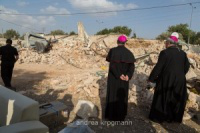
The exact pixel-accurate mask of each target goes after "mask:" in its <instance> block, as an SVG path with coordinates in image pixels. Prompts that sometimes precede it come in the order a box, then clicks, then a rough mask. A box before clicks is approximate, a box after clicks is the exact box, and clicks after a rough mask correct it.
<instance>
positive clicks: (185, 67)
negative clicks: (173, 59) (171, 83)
mask: <svg viewBox="0 0 200 133" xmlns="http://www.w3.org/2000/svg"><path fill="white" fill-rule="evenodd" d="M189 68H190V63H189V61H188V58H187V55H186V54H185V66H184V71H185V74H186V73H187V72H188V71H189Z"/></svg>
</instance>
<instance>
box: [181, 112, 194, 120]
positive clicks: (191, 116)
mask: <svg viewBox="0 0 200 133" xmlns="http://www.w3.org/2000/svg"><path fill="white" fill-rule="evenodd" d="M194 115H195V114H194V113H192V112H185V113H184V116H183V120H189V119H192V118H193V117H194Z"/></svg>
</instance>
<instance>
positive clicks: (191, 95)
mask: <svg viewBox="0 0 200 133" xmlns="http://www.w3.org/2000/svg"><path fill="white" fill-rule="evenodd" d="M188 99H189V101H191V102H192V103H199V102H200V96H199V95H197V94H195V93H193V92H190V93H189V98H188Z"/></svg>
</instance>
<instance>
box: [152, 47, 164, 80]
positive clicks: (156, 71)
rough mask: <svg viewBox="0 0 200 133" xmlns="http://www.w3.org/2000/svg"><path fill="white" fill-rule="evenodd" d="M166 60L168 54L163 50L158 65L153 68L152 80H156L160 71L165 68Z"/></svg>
mask: <svg viewBox="0 0 200 133" xmlns="http://www.w3.org/2000/svg"><path fill="white" fill-rule="evenodd" d="M165 62H166V54H165V53H164V51H161V52H160V55H159V58H158V62H157V64H156V66H155V67H154V68H153V70H152V72H151V74H150V76H149V81H150V82H156V80H157V78H158V76H159V75H160V73H161V71H162V69H163V66H164V63H165Z"/></svg>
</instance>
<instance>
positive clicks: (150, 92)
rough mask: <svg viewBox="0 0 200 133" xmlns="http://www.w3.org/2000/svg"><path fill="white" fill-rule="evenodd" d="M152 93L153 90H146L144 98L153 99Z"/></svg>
mask: <svg viewBox="0 0 200 133" xmlns="http://www.w3.org/2000/svg"><path fill="white" fill-rule="evenodd" d="M153 95H154V93H153V90H147V91H146V100H147V101H152V100H153Z"/></svg>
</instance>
